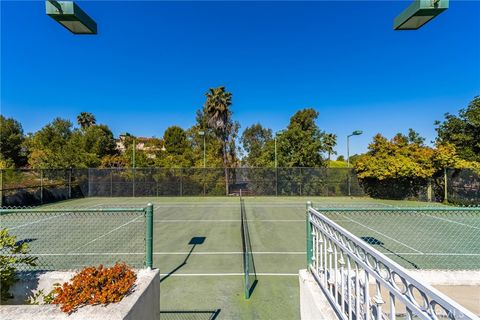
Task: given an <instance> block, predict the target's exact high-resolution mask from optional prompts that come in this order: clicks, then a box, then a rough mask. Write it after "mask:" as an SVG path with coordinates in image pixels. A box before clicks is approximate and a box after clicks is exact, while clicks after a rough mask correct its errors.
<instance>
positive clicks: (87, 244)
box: [70, 216, 143, 252]
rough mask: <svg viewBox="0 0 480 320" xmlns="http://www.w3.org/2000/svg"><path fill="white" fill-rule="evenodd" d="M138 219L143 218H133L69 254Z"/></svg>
mask: <svg viewBox="0 0 480 320" xmlns="http://www.w3.org/2000/svg"><path fill="white" fill-rule="evenodd" d="M140 218H143V216H138V217H136V218H133V219H132V220H130V221H128V222H125V223H124V224H122V225H121V226H118V227H116V228H115V229H112V230H110V231H109V232H107V233H105V234H102V235H101V236H99V237H97V238H95V239H93V240H90V241H88V242H87V243H85V244H83V245H81V246H80V247H78V248H75V249H73V250H71V251H70V252H72V251H77V250H79V249H81V248H83V247H85V246H87V245H89V244H90V243H92V242H95V241H97V240H99V239H101V238H103V237H106V236H107V235H109V234H110V233H112V232H115V231H117V230H118V229H120V228H123V227H125V226H126V225H127V224H130V223H132V222H134V221H135V220H137V219H140Z"/></svg>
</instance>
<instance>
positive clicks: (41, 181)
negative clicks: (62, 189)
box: [40, 169, 43, 204]
mask: <svg viewBox="0 0 480 320" xmlns="http://www.w3.org/2000/svg"><path fill="white" fill-rule="evenodd" d="M40 204H43V169H40Z"/></svg>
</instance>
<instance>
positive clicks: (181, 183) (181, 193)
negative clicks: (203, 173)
mask: <svg viewBox="0 0 480 320" xmlns="http://www.w3.org/2000/svg"><path fill="white" fill-rule="evenodd" d="M179 170H180V196H183V170H182V169H181V168H180V169H179Z"/></svg>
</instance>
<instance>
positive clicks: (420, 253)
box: [345, 217, 424, 254]
mask: <svg viewBox="0 0 480 320" xmlns="http://www.w3.org/2000/svg"><path fill="white" fill-rule="evenodd" d="M345 218H347V219H348V220H350V221H352V222H353V223H356V224H359V225H361V226H362V227H364V228H367V229H368V230H371V231H373V232H376V233H378V234H381V235H382V236H384V237H386V238H388V239H390V240H393V241H395V242H396V243H399V244H401V245H403V246H405V247H407V248H408V249H412V250H413V251H416V252H418V253H420V254H424V253H423V252H422V251H418V250H417V249H415V248H412V247H410V246H409V245H407V244H405V243H403V242H400V241H398V240H397V239H394V238H392V237H389V236H387V235H386V234H384V233H381V232H380V231H377V230H375V229H373V228H370V227H368V226H366V225H364V224H362V223H360V222H357V221H355V220H353V219H351V218H349V217H345Z"/></svg>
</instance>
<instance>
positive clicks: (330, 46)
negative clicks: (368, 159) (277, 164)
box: [1, 0, 480, 154]
mask: <svg viewBox="0 0 480 320" xmlns="http://www.w3.org/2000/svg"><path fill="white" fill-rule="evenodd" d="M450 2H451V3H450V9H448V10H447V11H446V12H445V13H443V14H441V15H440V16H439V17H437V18H436V19H435V20H433V21H431V22H430V23H428V24H427V25H426V26H424V27H423V28H422V29H420V30H418V31H404V32H395V31H393V30H392V20H393V18H394V17H395V16H396V15H397V14H398V13H400V12H401V11H402V10H403V9H404V8H405V7H406V6H408V4H409V1H397V2H393V1H388V2H382V1H372V2H362V1H355V2H347V1H337V2H326V1H317V2H302V3H299V2H296V3H295V2H193V3H192V2H161V1H147V2H135V3H133V2H126V1H104V2H100V1H78V2H77V3H78V4H79V5H80V6H81V7H82V9H84V10H85V11H86V12H88V14H89V15H90V16H91V17H93V18H94V19H95V20H96V21H97V23H98V26H99V34H98V35H97V36H75V35H72V34H70V33H69V32H68V31H67V30H65V29H64V28H62V27H61V26H60V25H58V24H57V23H56V22H55V21H54V20H52V19H51V18H49V17H48V16H46V15H45V4H44V1H34V2H27V1H15V2H13V1H10V2H5V1H2V2H1V112H2V114H3V115H5V116H7V117H14V118H16V119H17V120H19V121H20V122H21V123H22V125H23V127H24V130H25V131H26V132H32V131H35V130H38V129H39V128H41V127H42V126H43V125H45V124H46V123H48V122H49V121H51V120H52V119H53V118H54V117H57V116H60V117H63V118H68V119H71V120H75V117H76V115H77V114H78V113H80V112H81V111H88V112H92V113H94V114H95V115H96V117H97V120H98V122H99V123H106V124H108V125H109V126H110V127H111V128H112V130H113V132H114V133H115V134H119V133H121V132H124V131H128V132H130V133H132V134H135V135H138V136H157V137H161V136H162V134H163V132H164V130H165V129H166V128H167V127H168V126H170V125H180V126H182V127H184V128H187V127H189V126H191V125H192V124H194V121H195V110H196V109H198V108H200V107H201V106H202V104H203V102H204V93H205V92H206V90H207V89H208V88H209V87H212V86H219V85H225V86H226V87H227V89H228V90H230V91H232V92H233V102H234V104H233V111H234V117H235V119H236V120H238V121H240V123H241V125H242V129H243V128H245V127H247V126H249V125H251V124H253V123H255V122H260V123H262V124H263V125H264V126H266V127H269V128H272V129H273V130H274V131H278V130H281V129H282V128H284V127H285V126H286V125H287V124H288V121H289V118H290V116H291V115H292V114H293V113H294V112H295V111H296V110H298V109H300V108H305V107H313V108H315V109H316V110H318V111H319V112H320V117H319V120H318V125H319V126H320V127H321V128H322V129H323V130H325V131H327V132H333V133H335V134H337V135H338V143H339V145H338V146H337V150H338V152H339V153H340V154H342V153H343V154H344V153H345V143H346V138H345V137H346V135H347V134H348V133H350V132H351V131H352V130H355V129H361V130H363V131H364V135H362V136H360V137H354V138H353V139H354V140H352V143H351V153H352V154H353V153H359V152H364V151H366V148H367V146H368V143H369V142H370V141H371V138H372V136H373V135H375V134H376V133H377V132H380V133H382V134H384V135H386V136H388V137H391V136H392V135H393V134H395V133H396V132H399V131H400V132H406V131H407V130H408V128H410V127H411V128H414V129H415V130H417V131H419V132H420V133H421V134H422V135H423V136H425V137H426V138H427V141H431V140H433V139H434V138H435V130H434V126H433V122H434V121H435V120H437V119H439V120H440V119H443V114H444V113H445V112H450V113H456V112H457V111H458V110H459V109H460V108H462V107H465V106H466V105H467V104H468V102H469V101H470V100H471V99H472V98H473V97H474V96H475V95H478V94H479V93H480V90H479V89H480V58H479V57H480V3H479V2H477V1H464V2H463V1H454V0H453V1H450Z"/></svg>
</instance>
